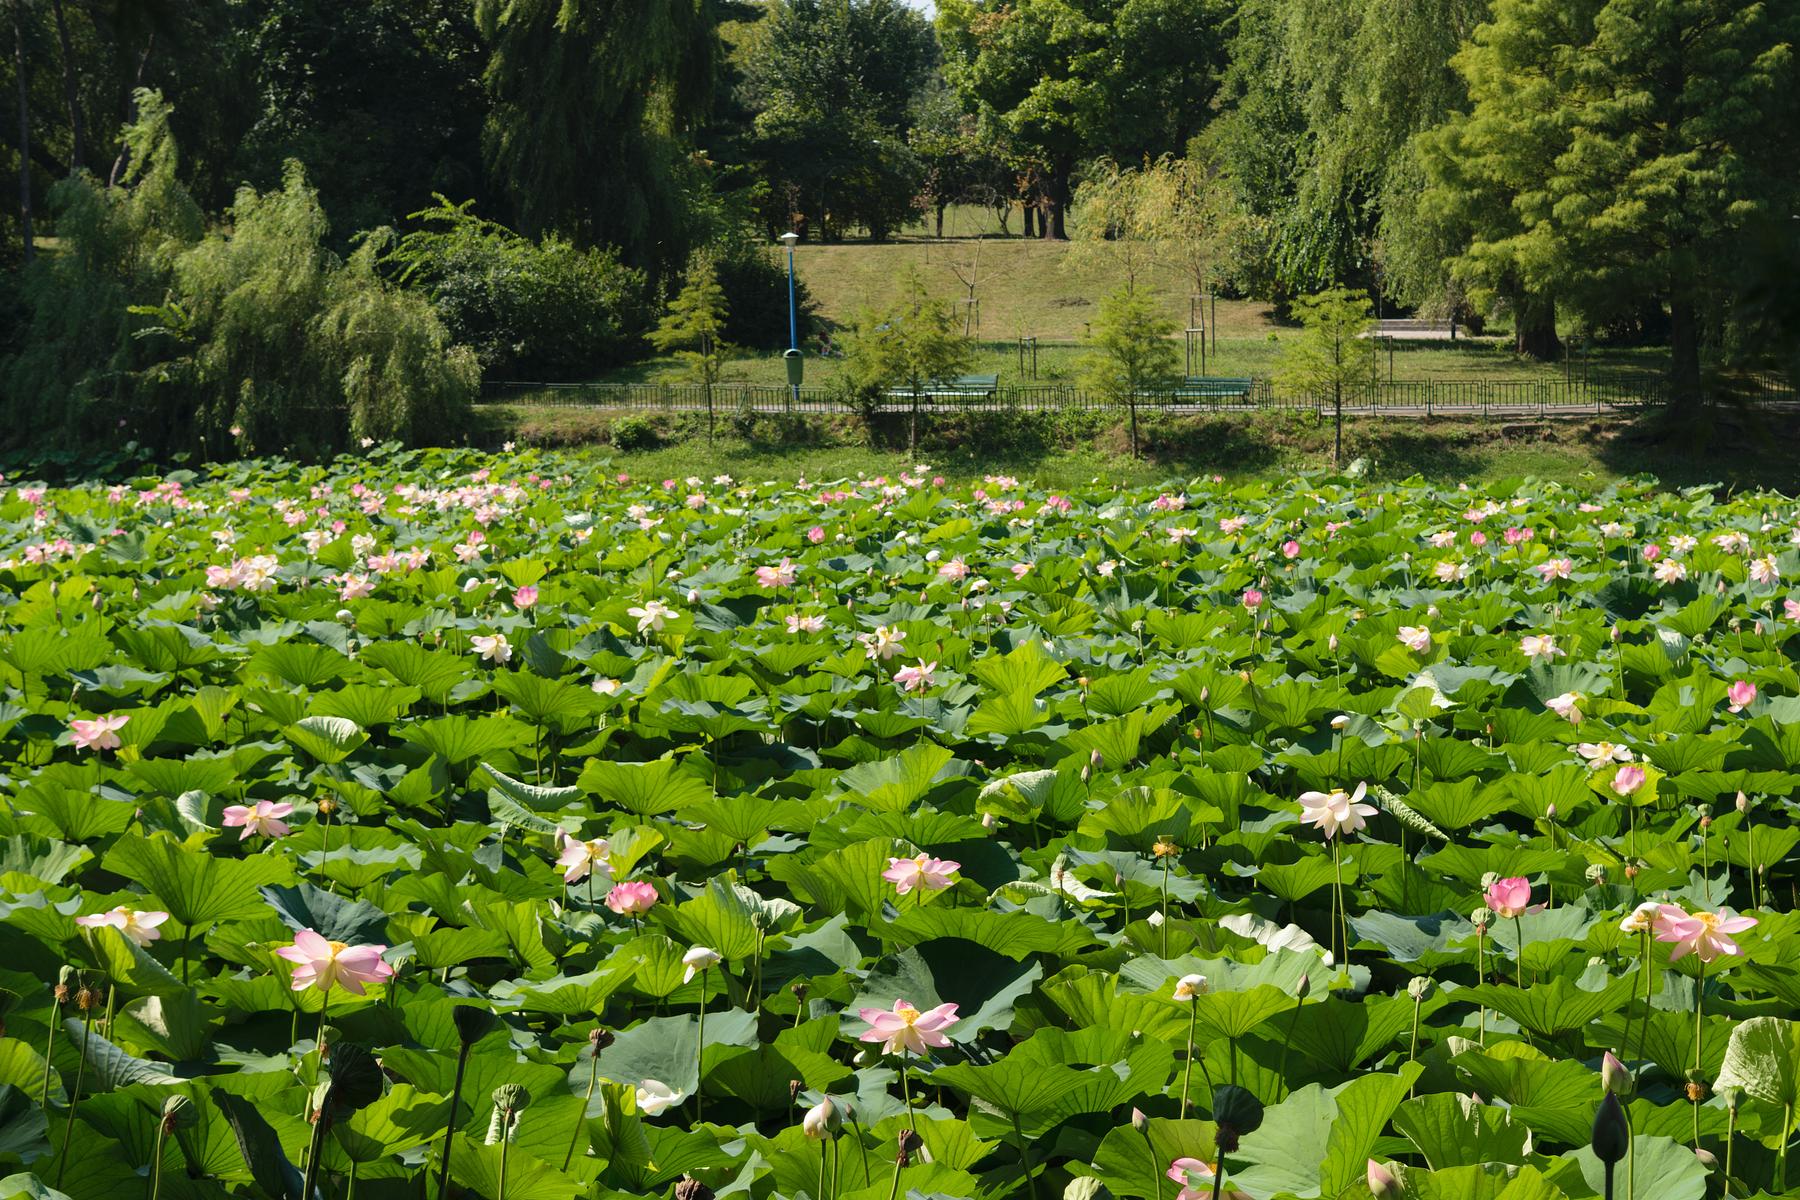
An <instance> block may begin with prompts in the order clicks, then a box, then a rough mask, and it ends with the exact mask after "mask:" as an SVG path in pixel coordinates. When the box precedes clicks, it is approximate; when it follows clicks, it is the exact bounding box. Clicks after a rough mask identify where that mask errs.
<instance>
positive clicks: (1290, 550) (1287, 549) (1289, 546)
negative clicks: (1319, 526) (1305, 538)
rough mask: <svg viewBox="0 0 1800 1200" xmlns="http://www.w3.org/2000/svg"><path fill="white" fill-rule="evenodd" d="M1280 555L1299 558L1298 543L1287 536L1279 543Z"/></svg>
mask: <svg viewBox="0 0 1800 1200" xmlns="http://www.w3.org/2000/svg"><path fill="white" fill-rule="evenodd" d="M1281 557H1283V558H1299V557H1300V543H1299V542H1296V541H1295V540H1294V539H1293V538H1289V539H1288V540H1287V541H1285V542H1283V543H1281Z"/></svg>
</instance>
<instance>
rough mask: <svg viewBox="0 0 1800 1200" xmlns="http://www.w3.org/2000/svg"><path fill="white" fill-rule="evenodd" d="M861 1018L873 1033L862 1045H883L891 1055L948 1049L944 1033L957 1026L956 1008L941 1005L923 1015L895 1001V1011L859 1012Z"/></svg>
mask: <svg viewBox="0 0 1800 1200" xmlns="http://www.w3.org/2000/svg"><path fill="white" fill-rule="evenodd" d="M856 1015H857V1016H859V1017H861V1018H862V1019H863V1020H865V1021H867V1022H868V1023H869V1031H868V1032H867V1033H865V1034H863V1035H862V1037H861V1039H860V1040H861V1041H865V1042H880V1043H881V1044H882V1045H881V1048H882V1049H883V1050H884V1051H886V1052H887V1053H889V1054H919V1055H923V1054H924V1053H925V1051H926V1050H927V1049H928V1048H930V1047H932V1046H948V1045H949V1044H950V1039H949V1038H948V1037H946V1036H944V1030H946V1029H948V1028H950V1027H951V1026H952V1025H954V1024H956V1005H954V1004H940V1005H938V1006H937V1007H936V1008H933V1009H928V1010H926V1011H925V1012H920V1011H919V1010H918V1009H916V1008H914V1007H913V1006H912V1005H910V1004H908V1003H907V1002H906V1001H905V1000H895V1001H894V1010H893V1011H892V1012H887V1011H884V1010H882V1009H879V1008H863V1009H858V1010H857V1013H856Z"/></svg>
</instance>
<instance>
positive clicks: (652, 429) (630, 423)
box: [607, 416, 662, 450]
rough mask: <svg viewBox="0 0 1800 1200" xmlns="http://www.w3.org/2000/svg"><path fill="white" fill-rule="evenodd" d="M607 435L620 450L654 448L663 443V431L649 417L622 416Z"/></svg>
mask: <svg viewBox="0 0 1800 1200" xmlns="http://www.w3.org/2000/svg"><path fill="white" fill-rule="evenodd" d="M607 437H608V438H609V439H610V440H611V441H612V444H613V446H614V447H615V448H616V449H619V450H654V449H656V448H657V447H658V446H660V445H662V432H661V431H660V430H658V429H657V427H656V422H655V421H652V420H651V419H650V418H649V417H637V416H631V417H620V418H619V419H618V420H617V421H614V422H613V423H612V428H611V429H610V430H608V432H607Z"/></svg>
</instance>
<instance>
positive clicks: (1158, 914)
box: [1144, 909, 1163, 929]
mask: <svg viewBox="0 0 1800 1200" xmlns="http://www.w3.org/2000/svg"><path fill="white" fill-rule="evenodd" d="M1144 920H1146V921H1148V922H1149V924H1150V928H1152V929H1161V928H1162V925H1163V915H1162V911H1161V910H1160V909H1152V910H1151V912H1150V915H1149V916H1147V917H1145V918H1144Z"/></svg>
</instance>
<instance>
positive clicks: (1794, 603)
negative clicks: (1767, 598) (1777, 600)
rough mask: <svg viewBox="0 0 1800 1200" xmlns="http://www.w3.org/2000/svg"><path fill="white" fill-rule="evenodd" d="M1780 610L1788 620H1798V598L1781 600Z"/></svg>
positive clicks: (1799, 604)
mask: <svg viewBox="0 0 1800 1200" xmlns="http://www.w3.org/2000/svg"><path fill="white" fill-rule="evenodd" d="M1781 611H1782V612H1783V613H1784V614H1786V616H1787V619H1788V620H1790V621H1800V600H1794V599H1792V598H1789V599H1787V600H1783V601H1782V602H1781Z"/></svg>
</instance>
